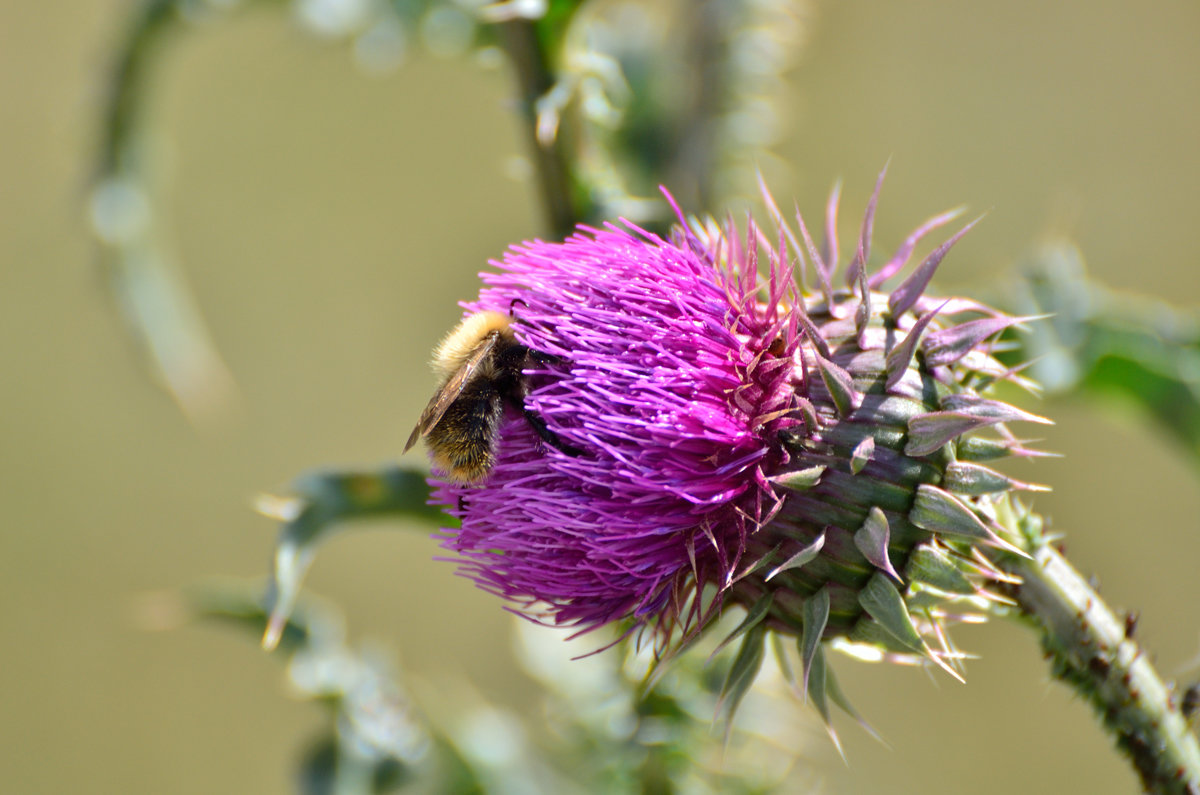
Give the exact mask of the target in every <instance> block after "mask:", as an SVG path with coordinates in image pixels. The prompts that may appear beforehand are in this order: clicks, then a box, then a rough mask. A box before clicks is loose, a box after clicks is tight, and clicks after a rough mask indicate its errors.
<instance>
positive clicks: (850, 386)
mask: <svg viewBox="0 0 1200 795" xmlns="http://www.w3.org/2000/svg"><path fill="white" fill-rule="evenodd" d="M817 368H818V369H819V370H820V371H821V381H823V382H824V383H825V389H827V390H828V391H829V396H830V397H831V398H833V404H834V406H836V407H837V412H838V416H841V417H845V416H847V415H848V414H850V412H852V411H854V409H856V408H857V407H858V404H859V402H860V401H861V400H862V395H860V394H859V393H858V390H856V389H855V388H854V379H853V378H852V377H851V376H850V373H848V372H846V371H845V370H843V369H842V368H841V367H838V366H837V365H836V364H834V363H833V362H831V361H829V360H828V359H826V358H824V357H821V356H818V357H817Z"/></svg>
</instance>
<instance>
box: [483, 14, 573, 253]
mask: <svg viewBox="0 0 1200 795" xmlns="http://www.w3.org/2000/svg"><path fill="white" fill-rule="evenodd" d="M497 27H498V29H499V32H500V37H501V40H502V41H503V42H504V49H505V51H506V52H507V53H508V56H509V58H511V59H512V62H513V68H514V70H515V71H516V77H517V84H518V91H519V93H520V102H521V113H522V116H523V117H524V120H525V138H526V141H527V144H528V146H529V148H530V154H531V157H532V159H533V164H534V170H535V171H536V173H537V181H538V189H539V192H540V193H541V198H542V206H543V207H544V208H545V211H546V221H547V223H548V224H549V225H550V229H551V231H552V232H553V234H554V235H555V236H557V237H565V236H567V235H568V234H570V233H571V231H572V230H574V228H575V225H576V224H577V223H579V222H580V221H582V220H584V212H583V210H582V208H581V207H579V202H578V201H577V198H576V196H575V194H574V190H573V186H574V180H573V178H572V173H571V159H570V155H569V152H568V146H569V135H568V134H567V133H566V131H565V130H562V129H560V130H559V131H558V134H557V135H555V136H554V139H553V140H552V141H550V142H546V143H544V142H543V141H541V140H539V137H538V131H537V129H538V118H537V116H538V113H537V102H538V100H539V99H541V98H542V97H543V96H545V94H546V92H548V91H549V90H550V89H551V88H552V87H553V86H554V75H553V73H551V71H550V63H549V54H548V53H547V52H546V49H545V48H544V47H543V45H542V41H541V39H540V38H539V37H538V32H537V29H536V27H535V23H534V22H533V21H531V20H528V19H514V20H510V21H508V22H502V23H500V24H499V25H498V26H497Z"/></svg>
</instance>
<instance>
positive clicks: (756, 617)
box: [708, 591, 775, 662]
mask: <svg viewBox="0 0 1200 795" xmlns="http://www.w3.org/2000/svg"><path fill="white" fill-rule="evenodd" d="M774 597H775V592H774V591H767V592H766V593H764V594H763V595H762V596H760V597H758V600H757V601H756V602H755V603H754V604H752V605H750V608H749V609H748V610H747V611H746V617H745V618H743V619H742V623H740V624H738V625H737V627H736V628H735V629H734V630H733V632H730V633H729V635H728V636H727V637H726V638H725V640H723V641H721V642H720V643H718V644H717V648H715V649H713V651H712V654H710V655H708V659H709V661H710V662H711V661H712V659H713V658H714V657H716V656H717V655H718V654H720V653H721V651H722V650H723V649H724V648H725V647H726V646H728V645H729V644H730V643H731V642H732V641H734V640H736V639H737V638H739V637H740V636H741V635H743V634H745V633H746V631H747V630H749V629H750V628H752V627H756V626H758V625H759V624H761V623H762V620H763V619H764V618H766V617H767V615H768V614H769V613H770V612H771V602H772V600H773V599H774Z"/></svg>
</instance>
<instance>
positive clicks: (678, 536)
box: [435, 225, 799, 630]
mask: <svg viewBox="0 0 1200 795" xmlns="http://www.w3.org/2000/svg"><path fill="white" fill-rule="evenodd" d="M752 259H753V254H751V255H749V257H747V255H746V254H745V253H744V252H743V251H741V250H738V249H737V248H736V247H734V245H733V244H731V243H730V242H729V241H726V240H718V241H717V243H716V244H715V245H714V246H710V247H706V246H704V245H703V244H702V243H701V242H700V240H699V239H698V238H697V237H696V236H695V235H691V234H680V235H677V238H676V240H675V241H674V242H669V241H666V240H663V239H661V238H659V237H658V236H656V235H653V234H650V233H648V232H645V231H642V230H640V229H637V228H636V227H633V226H632V225H628V228H619V227H615V226H610V227H608V228H606V229H603V230H595V229H584V228H581V230H580V231H579V232H578V233H577V234H575V235H574V236H572V237H571V238H570V239H568V240H567V241H565V242H563V243H544V242H540V241H537V242H533V243H527V244H525V245H523V246H519V247H515V248H513V249H512V250H510V251H509V252H508V253H507V254H506V255H505V257H504V259H503V260H502V261H500V262H494V263H493V264H494V265H495V266H496V267H497V268H499V269H500V272H499V273H486V274H483V279H484V281H485V282H486V283H487V284H488V285H489V286H488V287H487V288H485V289H484V290H483V291H482V293H481V295H480V297H479V301H478V302H476V303H474V304H470V305H467V307H466V308H467V309H468V310H470V311H480V310H494V311H500V312H508V311H510V307H511V308H512V311H513V313H514V323H513V328H514V330H515V332H516V334H517V337H518V339H519V340H520V341H521V342H522V343H523V344H525V345H526V346H528V347H529V348H531V349H532V350H535V351H540V352H542V353H545V354H550V355H551V356H552V357H556V360H551V363H549V364H545V365H542V366H540V367H539V369H538V370H537V371H534V372H531V373H529V374H528V375H529V376H530V378H531V389H530V392H529V395H528V397H527V398H526V401H525V403H526V407H527V408H528V409H530V410H532V411H533V412H534V413H535V414H537V415H538V416H540V417H541V418H542V419H543V420H544V421H545V422H546V424H547V425H548V427H549V428H550V430H551V431H552V432H553V433H554V434H555V435H557V436H558V437H559V438H560V439H561V440H562V441H563V442H565V443H566V444H568V445H570V446H572V447H575V448H578V449H580V450H583V451H586V453H585V454H583V455H578V456H570V455H566V454H564V453H562V452H560V451H559V450H555V449H553V448H550V447H548V446H547V445H545V444H544V443H543V442H541V441H540V440H539V438H538V436H537V434H536V433H535V432H534V430H533V428H532V427H531V426H530V425H529V423H528V422H527V421H526V420H525V419H524V418H523V417H520V416H519V415H516V414H515V413H514V414H513V416H510V417H509V418H508V419H507V421H506V423H505V424H504V426H503V427H502V430H501V434H500V443H499V449H498V451H497V463H496V466H495V468H494V469H493V470H492V473H491V475H490V477H489V479H488V480H487V482H486V484H485V485H484V486H483V487H470V486H462V485H458V484H449V483H440V484H438V487H437V491H436V492H435V500H436V501H438V502H441V503H442V504H444V505H447V506H459V505H460V504H461V506H462V508H461V509H459V508H457V507H452V508H451V513H454V514H455V515H457V516H458V517H459V518H460V519H461V520H462V528H461V530H459V531H458V532H457V533H454V534H453V535H451V536H449V537H448V538H447V539H446V542H445V544H446V546H447V547H448V548H449V549H452V550H454V551H455V552H458V553H459V554H460V555H461V556H462V560H463V561H464V566H463V568H464V571H465V572H466V573H467V574H468V575H469V576H471V577H473V578H474V579H475V580H476V581H477V582H478V583H479V584H480V585H481V586H482V587H484V588H485V589H487V590H489V591H492V592H495V593H497V594H500V595H502V596H505V597H508V598H510V599H512V600H514V601H516V602H518V603H519V604H521V605H522V606H523V607H526V608H528V609H529V611H531V612H536V613H538V614H539V615H543V616H545V617H546V618H548V619H549V620H552V621H553V622H554V623H558V624H569V625H575V626H578V627H580V628H581V629H583V630H586V629H591V628H594V627H596V626H599V625H601V624H605V623H608V622H611V621H614V620H617V619H622V618H625V617H629V616H633V617H635V618H636V619H639V620H644V619H646V618H648V617H655V618H659V617H661V616H662V615H663V611H664V608H667V607H668V606H670V607H671V608H672V609H674V610H678V609H679V608H680V607H681V606H682V604H683V602H684V601H685V597H686V595H687V594H686V591H685V585H686V583H687V582H688V581H689V579H691V578H693V577H694V578H696V579H699V580H701V581H706V580H708V579H712V580H714V581H720V582H726V583H728V582H729V581H730V580H731V579H732V575H733V572H734V570H735V567H736V566H737V565H738V562H739V561H740V559H741V556H742V552H743V550H744V548H745V543H746V539H747V537H748V536H749V535H750V534H751V533H752V532H754V531H755V530H756V529H757V528H758V527H759V526H761V524H763V523H764V522H766V521H767V520H769V518H770V516H771V515H772V514H773V513H774V511H775V510H777V509H778V507H779V505H780V501H781V498H780V496H779V494H778V493H777V487H775V486H774V485H773V484H772V483H771V481H770V479H769V478H770V475H771V474H772V473H773V472H775V471H776V470H777V469H778V467H779V466H780V465H781V464H782V463H783V462H785V461H786V460H787V457H788V456H787V453H786V451H785V449H784V447H783V445H782V443H781V442H780V439H779V432H780V431H781V430H783V429H785V428H788V427H791V426H792V425H794V424H795V423H796V422H797V420H795V419H792V418H790V417H788V416H787V415H788V414H790V413H791V409H792V408H793V406H794V402H795V390H794V386H793V383H792V381H793V377H794V372H793V370H794V367H793V361H794V354H795V350H796V347H797V345H798V340H799V337H798V326H797V318H796V314H795V310H794V307H795V301H794V298H793V300H791V301H790V302H787V301H785V300H784V298H785V296H788V295H789V294H790V293H791V292H792V290H793V280H792V276H791V273H790V269H789V268H788V267H787V266H786V265H785V264H784V260H783V259H782V258H771V260H770V263H769V272H768V276H767V279H766V281H765V282H764V283H760V281H759V278H758V275H757V270H756V268H754V267H753V264H752ZM720 261H726V262H730V263H733V267H725V266H721V265H718V264H717V263H718V262H720ZM747 264H750V267H747ZM760 290H765V292H766V295H765V298H766V300H765V301H762V300H761V296H760ZM789 307H793V308H789ZM559 362H561V363H559ZM460 498H461V503H460ZM539 603H540V604H539ZM671 614H672V615H674V613H671Z"/></svg>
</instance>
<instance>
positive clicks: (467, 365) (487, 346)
mask: <svg viewBox="0 0 1200 795" xmlns="http://www.w3.org/2000/svg"><path fill="white" fill-rule="evenodd" d="M497 339H498V335H496V334H489V335H488V336H487V337H486V338H485V339H484V340H482V341H481V342H480V343H479V345H478V346H477V347H476V348H475V350H473V351H471V355H470V356H468V357H467V360H466V361H465V362H463V364H462V367H459V368H458V369H457V370H455V371H454V374H453V375H451V376H450V379H449V380H448V381H446V384H445V386H443V387H442V388H441V389H439V390H438V391H437V394H436V395H434V396H433V399H432V400H430V401H429V405H428V406H426V407H425V410H424V411H422V412H421V419H419V420H417V427H415V428H413V430H412V433H411V434H409V437H408V442H406V443H405V445H404V452H408V451H409V449H410V448H411V447H412V446H413V445H414V444H416V443H417V440H418V439H420V438H421V437H422V436H424V435H425V434H427V433H429V432H430V431H432V430H433V428H434V426H435V425H437V424H438V422H440V421H441V419H442V416H443V415H444V414H445V413H446V409H448V408H450V404H452V403H453V402H454V401H455V400H457V399H458V396H459V395H461V394H462V391H463V389H465V388H466V386H467V383H468V382H470V380H471V376H472V375H474V373H475V371H476V370H477V369H479V364H480V363H481V362H482V361H483V360H484V359H486V358H487V357H488V356H490V355H491V353H492V348H494V347H496V340H497Z"/></svg>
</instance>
